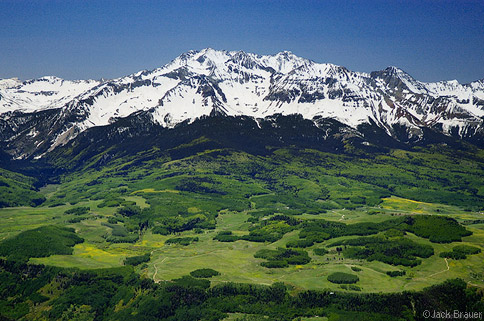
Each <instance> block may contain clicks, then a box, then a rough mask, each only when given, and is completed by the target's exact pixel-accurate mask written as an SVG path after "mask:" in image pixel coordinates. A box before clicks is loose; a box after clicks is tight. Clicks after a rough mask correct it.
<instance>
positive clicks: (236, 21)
mask: <svg viewBox="0 0 484 321" xmlns="http://www.w3.org/2000/svg"><path fill="white" fill-rule="evenodd" d="M206 47H212V48H215V49H225V50H244V51H247V52H254V53H259V54H274V53H277V52H279V51H282V50H290V51H292V52H294V53H295V54H296V55H299V56H303V57H306V58H309V59H312V60H314V61H317V62H330V63H334V64H338V65H343V66H345V67H347V68H349V69H351V70H355V71H366V72H369V71H373V70H380V69H383V68H385V67H387V66H390V65H393V66H398V67H400V68H402V69H403V70H405V71H407V72H408V73H410V74H411V75H412V76H414V77H415V78H417V79H419V80H422V81H437V80H451V79H457V80H459V81H460V82H469V81H472V80H477V79H482V78H484V1H482V0H476V1H467V0H457V1H446V0H434V1H426V0H419V1H397V0H385V1H343V0H338V1H330V0H328V1H325V0H320V1H304V0H300V1H284V0H278V1H264V0H258V1H244V0H240V1H230V0H225V1H196V0H193V1H144V0H138V1H123V0H117V1H102V0H97V1H91V0H78V1H73V0H56V1H54V0H49V1H47V0H45V1H41V0H37V1H25V0H0V78H9V77H19V78H20V79H29V78H35V77H40V76H44V75H56V76H59V77H63V78H66V79H86V78H93V79H99V78H115V77H120V76H123V75H127V74H130V73H133V72H136V71H138V70H142V69H153V68H156V67H160V66H162V65H164V64H165V63H168V62H169V61H170V60H172V59H174V58H175V57H176V56H178V55H179V54H181V53H182V52H185V51H188V50H190V49H197V50H199V49H202V48H206Z"/></svg>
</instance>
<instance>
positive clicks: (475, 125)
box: [0, 48, 484, 158]
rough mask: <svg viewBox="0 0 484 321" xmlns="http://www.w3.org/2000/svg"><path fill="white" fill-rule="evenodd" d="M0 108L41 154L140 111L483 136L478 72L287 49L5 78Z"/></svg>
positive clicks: (24, 146) (10, 132) (172, 118)
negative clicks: (445, 76)
mask: <svg viewBox="0 0 484 321" xmlns="http://www.w3.org/2000/svg"><path fill="white" fill-rule="evenodd" d="M47 89H49V90H47ZM34 98H35V99H34ZM0 111H1V114H0V138H1V140H2V141H3V142H4V149H5V150H6V151H7V152H8V153H9V154H11V155H12V156H13V157H16V158H29V157H41V156H42V155H44V154H45V153H46V152H49V151H52V150H53V149H54V148H55V147H57V146H59V145H63V144H65V143H66V142H68V141H70V140H71V139H73V138H75V137H76V136H77V135H78V134H79V133H81V132H83V131H84V130H86V129H88V128H91V127H97V126H104V125H108V124H110V123H114V122H116V121H118V120H119V119H120V118H123V117H127V116H129V115H132V114H133V113H138V112H143V113H146V114H147V115H149V116H148V117H147V118H146V119H149V120H150V121H151V122H153V123H154V124H158V125H160V126H162V127H168V128H172V127H174V126H176V125H177V124H180V123H182V122H185V121H188V122H193V121H194V120H195V119H197V118H200V117H202V116H207V115H212V116H213V115H227V116H249V117H253V118H254V119H260V118H265V117H268V116H271V115H274V114H282V115H290V114H301V115H302V116H303V117H304V118H305V119H309V120H315V119H319V118H332V119H335V120H337V121H338V122H341V123H342V124H344V125H346V126H349V127H351V128H353V129H356V128H357V127H358V126H360V125H364V124H372V125H373V124H374V125H376V126H377V127H379V128H381V129H382V130H383V132H384V133H386V134H387V135H389V136H391V137H393V138H396V139H397V140H399V141H401V142H404V143H415V142H419V141H422V140H424V133H425V132H426V131H427V132H428V130H427V129H430V130H431V131H433V132H438V133H441V134H444V135H448V136H453V137H456V138H459V139H466V140H470V141H471V142H473V143H476V144H478V145H480V144H482V143H483V139H482V137H484V129H483V119H484V118H483V117H484V81H482V80H480V81H476V82H472V83H470V84H465V85H461V84H459V83H458V82H457V81H443V82H437V83H423V82H420V81H417V80H415V79H413V78H412V77H411V76H410V75H408V74H407V73H405V72H404V71H402V70H401V69H398V68H396V67H389V68H387V69H385V70H382V71H377V72H372V73H370V74H367V73H359V72H352V71H349V70H347V69H346V68H344V67H340V66H336V65H332V64H319V63H315V62H313V61H310V60H307V59H304V58H300V57H297V56H295V55H294V54H292V53H291V52H287V51H286V52H280V53H278V54H276V55H273V56H261V55H256V54H251V53H245V52H242V51H238V52H228V51H217V50H213V49H210V48H209V49H204V50H202V51H189V52H187V53H184V54H182V55H180V56H179V57H177V58H176V59H174V60H173V61H172V62H170V63H169V64H167V65H165V66H163V67H161V68H158V69H155V70H152V71H140V72H138V73H135V74H132V75H129V76H126V77H123V78H119V79H114V80H108V81H100V82H96V81H75V82H69V81H63V80H60V79H58V78H54V77H45V78H41V79H38V80H32V81H27V82H24V83H19V82H18V81H15V80H2V81H0Z"/></svg>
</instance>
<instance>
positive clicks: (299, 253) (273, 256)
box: [254, 248, 311, 268]
mask: <svg viewBox="0 0 484 321" xmlns="http://www.w3.org/2000/svg"><path fill="white" fill-rule="evenodd" d="M254 257H255V258H261V259H266V260H267V262H262V263H261V264H260V265H261V266H264V267H267V268H283V267H287V266H289V265H304V264H307V263H309V262H310V261H311V258H310V257H309V255H308V252H306V251H303V250H296V249H283V248H278V249H277V250H269V249H262V250H259V251H257V252H256V253H255V254H254Z"/></svg>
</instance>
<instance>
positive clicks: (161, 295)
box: [0, 259, 484, 321]
mask: <svg viewBox="0 0 484 321" xmlns="http://www.w3.org/2000/svg"><path fill="white" fill-rule="evenodd" d="M0 279H1V280H2V282H0V317H1V318H2V319H4V320H18V319H24V320H35V319H39V318H44V319H47V320H59V319H74V318H77V319H86V320H99V321H103V320H131V319H133V316H135V318H136V320H145V321H150V320H166V321H175V320H204V321H218V320H223V319H224V318H227V317H228V315H227V314H228V313H243V314H251V315H254V316H258V317H259V318H264V320H270V321H271V320H272V321H276V320H277V321H290V320H291V321H292V320H294V319H296V318H298V317H311V316H316V315H318V316H326V317H329V316H331V318H339V319H343V320H348V319H352V320H361V318H362V317H364V318H365V319H367V320H423V311H425V310H429V309H430V310H436V311H444V310H449V311H453V310H459V311H475V312H484V300H483V293H482V291H478V290H477V289H476V288H472V287H468V286H467V284H466V283H465V282H464V281H462V280H458V279H457V280H449V281H446V282H444V283H443V284H441V285H436V286H432V287H430V288H427V289H425V290H423V291H420V292H403V293H392V294H376V293H375V294H361V293H347V292H333V291H332V292H330V291H303V292H300V293H299V294H297V295H294V296H293V295H290V294H289V292H288V289H287V288H286V286H285V285H284V284H283V283H274V284H273V285H272V286H265V285H255V284H238V283H232V282H227V283H222V284H219V285H215V286H213V287H210V281H209V280H206V279H196V278H193V277H191V276H185V277H182V278H179V279H175V280H173V281H167V282H163V283H159V284H156V283H154V282H153V281H152V280H151V279H143V278H141V277H140V276H139V275H137V274H136V273H134V271H133V269H132V267H129V266H126V267H121V268H113V269H101V270H88V271H79V270H72V269H61V268H52V267H44V266H36V265H27V264H22V263H15V262H12V261H5V260H1V259H0Z"/></svg>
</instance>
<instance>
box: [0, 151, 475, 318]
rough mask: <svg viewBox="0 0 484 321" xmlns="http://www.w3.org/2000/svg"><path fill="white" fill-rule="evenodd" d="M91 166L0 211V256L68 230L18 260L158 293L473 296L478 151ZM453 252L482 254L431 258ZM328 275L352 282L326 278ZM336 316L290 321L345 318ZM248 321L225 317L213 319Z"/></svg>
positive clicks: (195, 157) (208, 155)
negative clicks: (237, 288)
mask: <svg viewBox="0 0 484 321" xmlns="http://www.w3.org/2000/svg"><path fill="white" fill-rule="evenodd" d="M196 144H197V142H194V143H193V144H192V145H187V146H181V147H180V148H182V149H183V148H188V149H189V148H193V146H195V145H196ZM147 155H149V157H148V156H147ZM93 164H94V163H92V162H87V163H86V164H85V166H84V167H83V168H82V169H78V170H76V171H72V172H66V173H65V174H63V175H62V176H60V177H59V180H58V182H57V183H56V184H50V185H47V186H45V187H43V188H41V189H40V190H38V191H35V193H37V194H39V195H40V196H41V198H44V199H45V201H44V202H43V203H42V204H40V205H37V206H27V205H25V204H23V205H22V206H7V207H3V208H0V249H1V245H2V244H10V245H9V246H11V243H12V242H10V243H8V242H7V241H8V240H14V239H15V238H16V237H17V238H19V240H22V242H23V243H22V244H25V245H23V246H25V247H27V248H28V247H29V246H31V247H32V249H34V247H35V246H36V245H35V243H36V242H45V240H46V239H45V237H44V236H38V239H31V238H30V239H26V240H24V239H22V237H23V236H24V235H25V234H24V233H25V232H29V231H33V230H36V229H38V228H42V227H45V228H54V227H55V228H64V227H66V228H69V229H70V230H69V231H72V232H69V233H75V235H76V236H77V237H79V238H80V239H82V241H79V242H76V243H75V244H68V245H66V246H67V247H68V248H69V250H68V251H66V252H65V253H58V252H56V253H55V254H51V253H50V252H48V251H45V250H42V249H37V250H36V251H37V252H39V253H40V254H39V255H33V256H30V257H28V258H27V259H28V263H29V264H33V265H43V266H46V267H52V268H62V269H65V271H78V272H73V273H91V272H90V271H104V270H106V271H108V270H109V269H113V268H114V269H116V268H126V269H132V270H133V271H134V273H135V274H136V275H137V276H138V277H139V278H141V279H145V280H150V282H153V283H155V284H158V285H160V286H165V285H166V286H170V284H179V283H180V284H182V282H195V281H190V280H191V279H190V278H188V279H187V276H188V275H190V272H192V271H194V270H197V269H213V270H215V271H217V272H219V274H218V275H215V276H213V277H211V278H210V282H209V286H210V287H211V288H213V289H217V288H223V287H224V286H232V284H233V283H241V284H252V285H259V286H266V287H277V286H278V284H284V286H285V287H286V288H287V291H288V293H289V294H290V295H293V296H297V295H299V294H304V293H306V291H308V290H315V291H331V293H333V292H334V293H343V294H344V295H346V294H347V295H357V294H366V293H377V294H382V295H383V294H385V293H402V292H403V291H424V289H426V288H428V287H429V286H436V285H438V284H441V283H442V282H444V281H445V280H452V279H457V278H458V279H462V280H463V281H464V282H465V283H467V284H468V285H469V286H473V287H477V288H480V289H484V275H483V273H484V246H483V244H484V202H483V200H484V186H483V181H482V177H483V175H482V173H483V172H482V169H483V168H484V157H483V154H482V152H468V153H467V154H463V155H458V157H457V156H456V155H453V154H452V153H451V152H450V151H446V150H443V151H442V152H440V153H437V152H436V151H435V150H433V149H432V148H429V149H427V150H425V149H415V150H413V151H401V150H392V151H390V152H388V153H381V154H377V155H373V156H370V155H364V157H362V156H355V155H347V154H331V153H324V152H320V151H316V150H309V149H307V150H301V149H295V148H287V149H279V150H275V151H273V152H272V153H271V154H270V155H253V154H249V153H245V152H240V151H234V150H223V149H213V150H205V151H203V152H197V153H192V154H190V155H189V156H186V157H182V158H176V157H171V156H170V151H164V152H162V151H158V150H152V151H150V152H146V153H144V154H138V155H131V156H126V157H121V158H118V159H114V160H112V161H110V162H109V163H108V164H106V165H104V166H101V167H99V166H94V165H93ZM14 178H15V177H14ZM9 179H12V178H9ZM17 179H19V180H22V182H24V183H25V178H24V177H17ZM12 186H13V184H12ZM22 186H24V188H27V187H25V186H26V185H22ZM31 189H32V190H34V188H33V187H32V188H31ZM37 194H36V195H37ZM10 205H15V204H14V203H12V204H10ZM31 205H35V204H31ZM428 217H431V219H428ZM29 233H31V234H32V233H33V232H29ZM28 235H30V234H28ZM442 235H444V236H445V237H443V238H442V237H441V236H442ZM29 242H30V243H29ZM358 242H360V243H358ZM365 242H366V243H365ZM66 244H67V243H66ZM457 245H470V246H474V247H476V248H479V249H481V251H480V253H477V254H469V255H467V256H466V258H465V259H459V260H457V259H452V258H443V257H441V256H440V253H443V252H449V251H452V249H453V248H454V247H455V246H457ZM7 251H8V250H7ZM12 251H13V249H12ZM42 251H44V252H42ZM425 251H426V252H425ZM429 251H431V253H429ZM37 252H36V253H37ZM69 252H71V253H69ZM362 253H363V254H362ZM364 253H366V254H364ZM7 254H8V253H7ZM271 255H272V256H271ZM0 256H1V257H0V259H5V258H8V256H7V255H0ZM127 258H132V259H131V260H128V261H126V260H127ZM402 258H404V260H402ZM127 262H135V263H129V264H127ZM130 264H131V265H130ZM120 271H121V270H120ZM123 271H124V270H123ZM337 272H343V273H346V274H351V275H353V276H357V280H358V281H357V282H356V283H354V284H349V285H347V284H337V283H333V282H330V281H329V280H328V276H330V275H332V274H333V273H337ZM96 273H98V272H96ZM99 273H101V274H102V273H103V272H99ZM123 273H124V272H123ZM187 280H188V281H187ZM52 282H53V281H52ZM197 282H199V283H200V282H202V281H197ZM202 283H203V282H202ZM202 283H200V284H202ZM49 284H51V285H50V286H51V287H53V286H54V285H53V283H49ZM183 284H185V283H183ZM204 284H205V283H204ZM200 286H201V285H200ZM139 291H141V290H139ZM39 293H40V292H39ZM42 293H44V294H42V295H44V296H46V295H47V294H48V295H47V297H48V298H50V299H48V300H47V301H46V302H48V303H45V305H46V306H47V305H48V304H51V303H52V302H54V301H53V300H57V299H56V298H57V297H56V296H55V295H54V294H49V293H50V292H48V291H47V292H45V291H44V292H42ZM59 293H60V292H59ZM136 293H137V292H136ZM140 293H142V291H141V292H140ZM29 300H30V299H29ZM131 300H134V299H131ZM29 302H30V301H29ZM49 302H50V303H49ZM55 302H57V301H55ZM123 302H125V303H126V301H123ZM130 302H135V301H130ZM32 304H33V303H32ZM42 304H44V303H42ZM42 304H41V305H40V306H39V309H40V307H41V306H42ZM52 304H53V303H52ZM56 304H57V303H56ZM119 304H121V303H119ZM126 304H127V303H126ZM33 307H34V306H33ZM33 307H32V308H30V310H29V311H31V312H29V313H34V312H32V311H34V310H35V311H37V310H36V308H33ZM45 308H46V309H47V307H45ZM1 309H2V308H1V307H0V310H1ZM5 309H6V308H5ZM12 309H13V308H12ZM32 309H34V310H32ZM78 309H81V307H80V306H79V307H78ZM116 309H118V310H120V311H121V310H122V304H121V305H120V306H119V307H118V308H116ZM118 310H116V311H118ZM9 311H10V310H9ZM12 311H13V312H11V313H13V314H11V315H16V314H15V313H20V312H18V311H17V310H12ZM15 311H17V312H15ZM23 311H24V312H25V311H27V310H23ZM231 311H232V310H231ZM335 311H336V310H335ZM9 313H10V312H9ZM22 313H23V312H22ZM35 313H40V314H42V313H41V312H39V311H37V312H35ZM35 313H34V314H31V317H30V318H33V319H35V317H34V316H35V315H39V314H35ZM89 313H90V312H89ZM89 313H88V314H89ZM314 313H316V312H314ZM334 313H335V314H334V315H333V316H332V314H331V313H329V312H328V313H326V314H325V315H324V316H323V315H316V314H314V315H312V316H303V315H300V316H301V319H300V320H332V319H335V318H336V316H337V315H343V314H341V313H343V312H341V311H340V312H334ZM338 313H339V314H338ZM19 315H21V313H20V314H19ZM24 315H25V314H24ZM258 317H259V316H251V314H250V313H238V312H237V313H235V312H234V313H232V312H231V313H229V314H227V316H226V317H225V319H224V320H252V319H254V320H256V319H257V318H258ZM351 317H352V315H351V314H348V318H351Z"/></svg>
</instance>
